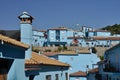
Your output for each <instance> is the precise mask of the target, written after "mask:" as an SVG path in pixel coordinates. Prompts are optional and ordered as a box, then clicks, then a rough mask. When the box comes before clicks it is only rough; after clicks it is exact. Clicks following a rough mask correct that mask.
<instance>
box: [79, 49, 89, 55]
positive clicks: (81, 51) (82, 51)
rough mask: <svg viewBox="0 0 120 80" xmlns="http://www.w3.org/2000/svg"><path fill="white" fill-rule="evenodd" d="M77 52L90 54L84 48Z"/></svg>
mask: <svg viewBox="0 0 120 80" xmlns="http://www.w3.org/2000/svg"><path fill="white" fill-rule="evenodd" d="M78 53H79V54H85V53H87V54H88V53H89V54H90V51H89V50H85V49H84V50H79V51H78Z"/></svg>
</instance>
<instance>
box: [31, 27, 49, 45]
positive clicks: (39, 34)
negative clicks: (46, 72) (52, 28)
mask: <svg viewBox="0 0 120 80" xmlns="http://www.w3.org/2000/svg"><path fill="white" fill-rule="evenodd" d="M45 34H46V32H45V31H38V30H35V29H33V30H32V37H33V39H32V46H36V47H42V46H46V41H47V39H46V37H45Z"/></svg>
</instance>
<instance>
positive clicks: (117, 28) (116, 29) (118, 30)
mask: <svg viewBox="0 0 120 80" xmlns="http://www.w3.org/2000/svg"><path fill="white" fill-rule="evenodd" d="M102 30H107V31H110V32H111V33H112V34H120V24H114V25H112V26H110V25H109V26H106V27H104V28H102Z"/></svg>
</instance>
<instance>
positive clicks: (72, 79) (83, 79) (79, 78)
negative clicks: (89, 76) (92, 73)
mask: <svg viewBox="0 0 120 80" xmlns="http://www.w3.org/2000/svg"><path fill="white" fill-rule="evenodd" d="M70 80H86V77H70Z"/></svg>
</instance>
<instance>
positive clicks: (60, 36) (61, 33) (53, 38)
mask: <svg viewBox="0 0 120 80" xmlns="http://www.w3.org/2000/svg"><path fill="white" fill-rule="evenodd" d="M66 36H67V29H66V28H52V29H48V30H47V45H48V46H60V45H63V46H65V45H66V44H67V37H66Z"/></svg>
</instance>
